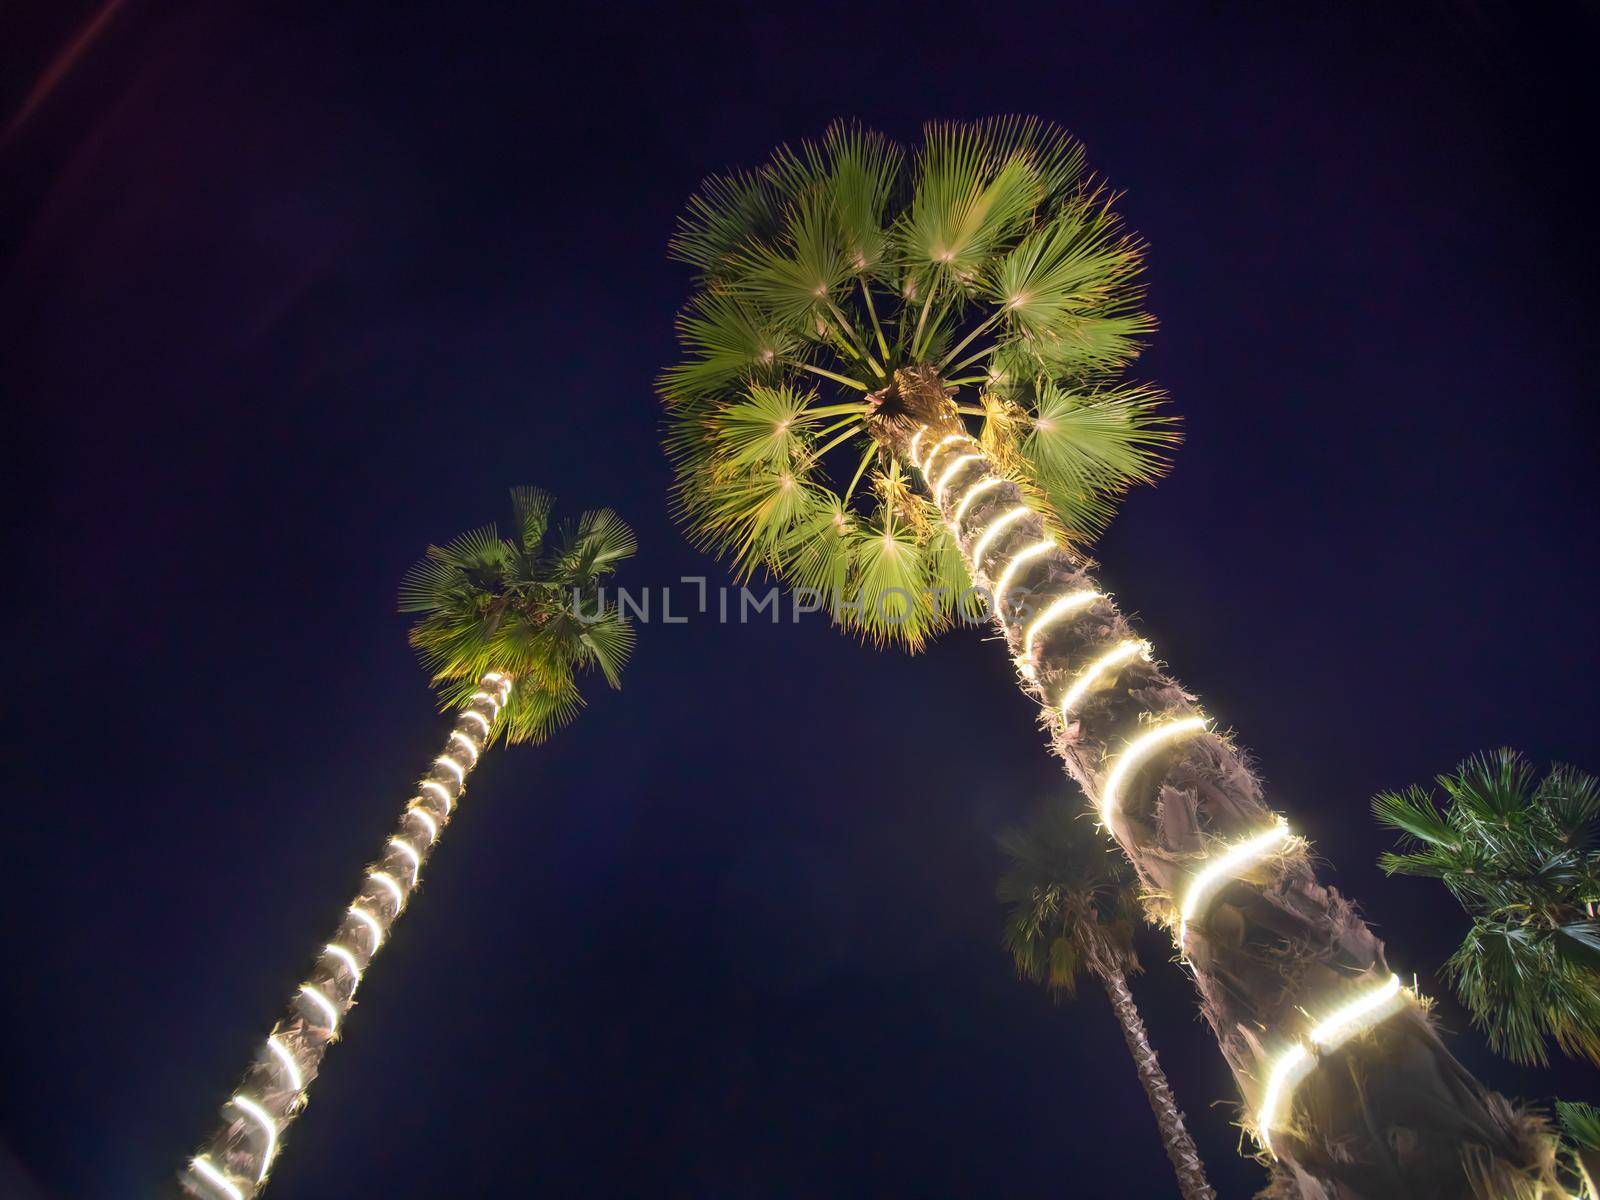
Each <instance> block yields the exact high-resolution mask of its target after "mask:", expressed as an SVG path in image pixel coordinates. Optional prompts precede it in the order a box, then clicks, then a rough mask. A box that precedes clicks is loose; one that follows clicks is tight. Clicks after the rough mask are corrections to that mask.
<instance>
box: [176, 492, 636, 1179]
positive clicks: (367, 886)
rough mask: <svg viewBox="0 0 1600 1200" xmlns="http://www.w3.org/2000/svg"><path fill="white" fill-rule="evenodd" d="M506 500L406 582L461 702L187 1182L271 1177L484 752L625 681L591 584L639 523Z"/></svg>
mask: <svg viewBox="0 0 1600 1200" xmlns="http://www.w3.org/2000/svg"><path fill="white" fill-rule="evenodd" d="M511 503H512V513H513V524H512V529H511V532H510V535H509V536H504V537H503V536H501V534H500V533H499V531H498V530H497V529H496V528H495V527H494V526H492V525H491V526H487V527H484V528H481V529H474V530H471V531H470V532H467V533H463V534H462V535H461V536H459V537H457V538H456V539H455V540H454V541H452V542H450V543H449V544H448V545H445V546H430V547H428V552H427V556H426V557H425V558H423V559H422V561H420V562H419V563H417V564H416V565H415V566H414V567H412V568H411V570H410V571H409V572H408V573H407V575H406V577H405V581H404V582H403V583H402V585H401V588H400V608H401V611H403V612H415V613H419V614H421V615H420V616H419V618H418V619H417V621H416V623H415V625H413V627H412V629H411V642H412V644H413V645H414V646H415V647H416V648H417V651H418V653H419V654H420V655H421V658H422V661H423V664H424V665H425V666H426V667H427V668H428V670H429V671H430V672H431V673H432V677H433V678H432V682H433V686H434V688H435V689H436V690H437V691H438V693H439V698H440V702H441V706H442V708H443V709H444V710H445V711H451V712H454V713H455V720H454V724H453V727H452V728H451V730H450V734H449V737H448V738H447V739H446V741H445V745H444V749H443V752H442V753H441V754H440V755H439V756H438V757H437V758H435V759H434V760H433V761H432V763H430V764H429V766H428V769H427V770H426V771H425V772H424V773H423V776H422V778H421V780H420V781H419V783H418V785H417V792H416V795H414V796H413V797H412V798H411V799H410V801H409V802H408V803H407V804H406V807H405V809H404V810H403V812H402V813H401V816H400V823H399V827H398V828H397V829H396V831H395V834H394V836H393V837H391V838H389V839H388V841H387V842H385V844H384V847H383V850H382V851H381V852H380V853H379V854H378V856H377V858H375V859H374V860H373V861H372V863H371V864H370V865H369V866H368V867H367V868H366V870H365V871H364V873H363V875H362V878H361V884H360V886H359V888H358V889H357V891H356V895H355V900H354V902H353V903H352V904H351V905H350V907H349V908H347V909H346V910H345V911H344V913H343V915H342V916H341V917H340V918H339V922H338V924H337V925H336V926H335V928H334V931H333V937H332V938H331V939H330V940H329V941H328V943H327V944H326V945H324V946H323V948H322V949H321V950H320V951H319V952H318V954H317V956H316V958H315V959H314V961H313V963H312V966H311V970H310V972H309V973H308V974H307V976H306V979H305V982H303V983H302V984H300V985H299V987H298V988H297V989H296V990H295V993H294V995H293V996H292V998H291V999H290V1001H289V1008H288V1012H287V1014H286V1015H285V1016H284V1018H283V1019H282V1020H281V1021H279V1022H278V1024H277V1026H276V1027H275V1028H274V1029H273V1031H272V1033H271V1034H270V1035H269V1036H268V1037H267V1039H266V1040H265V1041H264V1042H262V1043H261V1045H260V1047H259V1048H258V1050H257V1053H256V1055H255V1058H254V1060H253V1061H252V1062H251V1064H250V1066H249V1067H248V1068H247V1069H246V1071H245V1074H244V1078H243V1080H242V1081H241V1083H240V1085H239V1087H238V1089H237V1090H236V1091H235V1092H234V1093H233V1094H232V1096H231V1097H230V1098H229V1100H228V1102H227V1103H226V1104H225V1105H224V1106H223V1110H222V1120H221V1122H220V1124H219V1125H218V1127H217V1128H216V1130H215V1131H214V1132H213V1133H212V1135H211V1137H210V1138H209V1139H207V1141H206V1142H205V1143H204V1144H203V1145H202V1146H201V1148H200V1150H199V1152H198V1153H196V1154H195V1156H194V1157H193V1158H192V1159H190V1160H189V1163H188V1165H187V1167H186V1168H185V1170H184V1171H183V1173H182V1175H181V1176H180V1182H181V1184H182V1186H183V1188H184V1190H185V1191H187V1192H188V1193H190V1194H191V1195H195V1196H201V1197H205V1198H207V1200H217V1198H218V1197H225V1198H226V1200H248V1198H250V1197H254V1196H257V1195H259V1194H260V1193H261V1190H262V1189H263V1187H265V1185H266V1182H267V1175H268V1172H269V1171H270V1170H271V1169H272V1164H273V1161H274V1159H275V1157H276V1155H277V1153H278V1150H279V1149H280V1146H281V1142H282V1138H283V1133H284V1130H285V1129H286V1128H287V1127H288V1125H289V1123H290V1122H291V1121H293V1120H294V1119H295V1117H296V1116H298V1115H299V1113H300V1111H301V1109H302V1108H303V1107H304V1105H305V1102H306V1089H307V1088H309V1087H310V1085H311V1081H312V1080H313V1079H315V1078H316V1077H317V1073H318V1072H319V1071H320V1069H321V1066H322V1058H323V1055H325V1054H326V1053H327V1051H328V1047H329V1046H331V1045H332V1044H333V1043H334V1041H336V1040H337V1039H338V1037H339V1036H340V1035H341V1034H342V1033H343V1032H344V1022H345V1017H346V1015H347V1014H348V1013H349V1010H350V1005H351V1002H352V1001H353V1000H354V998H355V991H356V987H357V985H358V984H360V983H361V981H362V978H363V976H364V975H365V974H366V972H367V970H368V968H369V967H370V966H371V964H372V959H373V956H374V955H376V954H377V952H378V949H379V948H380V947H381V946H382V945H383V944H384V943H385V942H386V941H387V940H388V938H389V932H390V929H391V927H392V926H393V924H394V922H395V921H396V920H397V919H398V918H399V916H400V914H401V913H402V912H403V911H404V910H405V908H406V906H407V904H408V903H409V902H410V900H411V897H412V895H413V893H414V892H415V891H416V889H417V886H418V883H419V881H420V879H421V876H422V868H423V867H424V866H425V865H426V864H427V861H428V856H429V855H430V854H431V853H432V850H433V847H434V843H435V842H437V841H438V839H439V835H440V834H441V833H442V832H443V830H444V828H445V826H446V825H448V824H449V822H450V819H451V817H452V815H453V814H454V813H455V810H456V807H457V804H458V803H459V801H460V799H461V795H462V793H463V792H464V791H465V790H466V782H467V777H468V776H469V775H470V774H471V773H472V769H473V768H474V767H475V766H476V765H477V763H478V759H479V758H480V756H481V755H482V754H483V753H484V752H485V751H486V750H488V749H489V747H490V746H492V745H493V744H494V743H495V742H497V741H504V742H507V743H512V744H515V743H518V742H527V743H535V742H542V741H544V740H545V738H547V737H549V736H550V734H551V733H553V732H554V731H555V730H556V729H557V728H559V727H560V726H562V725H564V724H565V723H566V722H567V721H569V720H571V719H572V717H573V716H574V715H575V714H576V712H577V710H578V708H580V707H581V706H582V703H583V700H582V697H581V695H580V693H579V691H578V683H577V675H578V673H579V672H580V671H581V670H583V669H586V668H591V667H592V668H596V669H598V670H599V671H600V673H601V674H602V675H603V676H604V677H605V679H606V682H607V683H609V684H610V685H611V686H612V687H616V686H618V680H619V675H620V672H621V670H622V667H623V664H624V663H625V662H626V661H627V658H628V653H629V651H630V650H631V648H632V646H633V629H632V627H631V626H630V625H629V624H628V622H627V620H626V619H625V618H624V617H623V615H622V614H621V613H620V612H618V611H617V610H616V609H615V608H614V607H610V606H605V605H602V604H600V603H599V601H598V598H597V593H598V591H599V587H600V581H601V580H602V579H604V578H605V577H606V576H607V575H609V574H610V573H611V572H612V571H613V570H615V569H616V567H617V565H618V563H620V562H621V561H622V560H623V559H625V558H628V557H629V556H631V555H632V554H633V552H634V539H633V534H632V533H631V532H630V531H629V529H628V527H627V526H626V525H624V524H623V523H622V521H621V520H619V519H618V517H617V515H616V514H615V513H613V512H612V511H611V510H609V509H600V510H598V511H591V512H586V513H584V514H583V515H582V516H581V517H579V518H578V520H577V521H576V522H575V523H570V524H566V525H564V526H563V527H562V528H561V529H559V530H558V531H554V533H553V536H552V531H551V529H550V509H551V497H550V496H549V495H548V494H547V493H545V492H542V491H539V490H538V489H537V488H515V489H513V490H512V493H511Z"/></svg>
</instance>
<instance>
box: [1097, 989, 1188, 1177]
mask: <svg viewBox="0 0 1600 1200" xmlns="http://www.w3.org/2000/svg"><path fill="white" fill-rule="evenodd" d="M1100 982H1101V983H1103V984H1105V987H1106V995H1107V996H1109V997H1110V998H1111V1011H1112V1012H1114V1013H1115V1014H1116V1016H1117V1024H1118V1025H1120V1026H1122V1040H1123V1041H1125V1042H1126V1043H1128V1053H1129V1054H1130V1055H1132V1056H1133V1069H1134V1070H1135V1071H1137V1072H1138V1075H1139V1082H1140V1083H1141V1084H1143V1085H1144V1094H1145V1097H1146V1098H1147V1099H1148V1100H1149V1101H1150V1111H1151V1112H1153V1113H1155V1115H1156V1124H1157V1125H1159V1126H1160V1127H1161V1144H1162V1145H1163V1146H1165V1147H1166V1148H1167V1158H1168V1159H1169V1160H1170V1161H1171V1162H1172V1170H1173V1172H1174V1173H1175V1174H1176V1175H1177V1176H1178V1192H1179V1194H1181V1195H1182V1196H1183V1200H1216V1197H1217V1194H1216V1192H1214V1191H1212V1190H1211V1185H1210V1184H1209V1183H1207V1182H1206V1171H1205V1167H1204V1166H1203V1165H1202V1164H1201V1162H1200V1151H1198V1150H1196V1149H1195V1145H1194V1139H1193V1138H1192V1137H1190V1136H1189V1129H1188V1127H1187V1126H1186V1125H1184V1123H1183V1113H1182V1112H1180V1111H1179V1109H1178V1102H1177V1101H1176V1100H1175V1099H1173V1096H1172V1088H1171V1087H1169V1086H1168V1085H1167V1075H1166V1072H1165V1071H1163V1070H1162V1069H1161V1064H1160V1063H1159V1062H1157V1061H1156V1052H1155V1051H1154V1050H1152V1049H1151V1048H1150V1037H1149V1035H1148V1034H1147V1033H1146V1032H1145V1028H1144V1020H1143V1019H1142V1018H1141V1017H1140V1016H1139V1009H1138V1006H1137V1005H1135V1004H1134V1002H1133V993H1132V992H1131V991H1129V990H1128V979H1127V976H1125V975H1124V974H1123V973H1122V972H1121V971H1117V970H1111V971H1106V972H1105V973H1104V974H1102V975H1101V976H1100Z"/></svg>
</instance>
